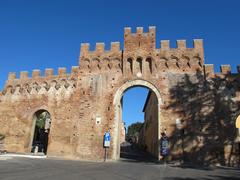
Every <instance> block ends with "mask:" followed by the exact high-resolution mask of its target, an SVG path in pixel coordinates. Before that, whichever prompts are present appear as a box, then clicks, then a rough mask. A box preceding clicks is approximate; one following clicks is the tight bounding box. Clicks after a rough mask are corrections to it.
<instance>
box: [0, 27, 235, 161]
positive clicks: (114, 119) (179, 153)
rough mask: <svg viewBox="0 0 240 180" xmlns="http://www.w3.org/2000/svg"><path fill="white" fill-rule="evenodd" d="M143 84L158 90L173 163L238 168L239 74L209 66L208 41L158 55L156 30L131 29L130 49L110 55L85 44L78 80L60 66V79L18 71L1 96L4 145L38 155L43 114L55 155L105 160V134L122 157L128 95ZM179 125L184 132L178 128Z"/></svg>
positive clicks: (181, 44) (113, 153) (161, 125)
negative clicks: (38, 117)
mask: <svg viewBox="0 0 240 180" xmlns="http://www.w3.org/2000/svg"><path fill="white" fill-rule="evenodd" d="M239 71H240V67H238V72H239ZM137 85H141V86H146V87H148V88H150V89H151V90H152V91H153V92H154V93H155V94H156V96H157V98H158V113H159V114H158V138H160V133H161V132H162V131H164V130H166V132H167V135H168V136H169V138H170V143H171V147H170V148H171V155H170V158H171V159H172V160H175V159H185V160H186V161H187V160H188V161H194V162H195V161H197V162H206V163H218V162H219V163H222V164H223V163H229V164H230V165H233V164H234V163H236V161H237V158H236V155H237V153H238V152H237V149H236V142H235V138H236V129H235V128H234V123H235V118H236V117H237V115H239V114H240V104H239V102H240V78H239V74H231V70H230V67H229V66H226V65H225V66H222V67H221V73H219V74H215V73H214V71H213V65H204V51H203V42H202V40H198V39H197V40H194V46H193V48H187V47H186V42H185V41H184V40H178V41H177V48H174V49H172V48H170V47H169V41H166V40H165V41H161V48H160V49H156V42H155V27H150V28H149V32H146V33H145V32H143V28H137V31H136V33H132V32H131V29H130V28H125V32H124V49H123V50H120V44H119V43H118V42H114V43H112V44H111V49H110V50H105V49H104V44H103V43H97V44H96V49H95V51H90V50H89V44H82V45H81V54H80V58H79V66H77V67H73V68H72V72H71V73H70V74H67V73H66V69H65V68H59V70H58V75H54V73H53V70H52V69H46V71H45V76H43V77H42V76H40V71H39V70H34V71H33V73H32V77H31V78H30V77H29V76H28V73H27V72H21V73H20V77H19V78H16V74H15V73H10V74H9V78H8V80H7V82H6V84H5V87H4V90H3V91H2V92H1V93H0V125H1V128H0V134H3V135H4V137H5V138H4V144H3V147H4V149H6V150H8V151H10V152H22V153H27V152H30V149H31V142H32V136H33V135H32V134H33V133H34V132H33V131H34V128H33V124H34V122H33V116H34V113H35V112H37V111H38V110H42V109H43V110H47V111H48V112H49V113H50V115H51V119H52V125H51V129H50V134H49V143H48V156H59V157H65V158H72V159H91V160H101V159H102V158H103V155H104V150H103V134H104V132H105V131H107V130H110V132H111V136H112V141H111V148H110V151H109V153H110V154H109V157H110V158H111V159H118V158H119V154H120V152H119V151H120V146H119V144H120V141H121V140H120V134H121V133H120V130H121V116H122V115H121V111H122V109H121V102H120V101H121V97H122V95H123V93H124V91H125V90H126V89H128V88H130V87H132V86H137ZM176 119H180V120H181V122H182V126H183V129H182V130H179V129H177V128H176ZM96 120H100V122H96ZM180 131H181V133H180ZM183 131H184V132H183Z"/></svg>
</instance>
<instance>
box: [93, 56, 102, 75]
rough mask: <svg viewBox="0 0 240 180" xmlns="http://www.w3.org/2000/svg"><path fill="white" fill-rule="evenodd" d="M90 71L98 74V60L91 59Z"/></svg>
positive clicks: (99, 66)
mask: <svg viewBox="0 0 240 180" xmlns="http://www.w3.org/2000/svg"><path fill="white" fill-rule="evenodd" d="M91 69H92V70H93V71H96V72H98V71H99V70H100V69H101V62H100V59H98V58H93V59H92V61H91Z"/></svg>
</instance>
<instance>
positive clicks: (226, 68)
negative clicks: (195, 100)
mask: <svg viewBox="0 0 240 180" xmlns="http://www.w3.org/2000/svg"><path fill="white" fill-rule="evenodd" d="M231 69H232V68H231V66H230V65H229V64H226V65H221V66H220V72H219V73H215V71H214V65H213V64H204V74H205V76H206V77H213V76H226V75H231V74H232V75H234V74H240V65H238V66H237V73H232V71H231Z"/></svg>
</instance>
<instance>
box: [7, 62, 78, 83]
mask: <svg viewBox="0 0 240 180" xmlns="http://www.w3.org/2000/svg"><path fill="white" fill-rule="evenodd" d="M78 72H79V66H72V69H71V73H70V74H67V69H66V68H65V67H60V68H58V74H56V75H54V70H53V69H51V68H46V69H45V74H44V76H41V71H40V70H39V69H34V70H33V71H32V73H31V74H32V76H29V74H30V73H29V72H28V71H21V72H20V75H19V78H17V74H16V73H15V72H10V73H9V74H8V80H7V84H12V83H18V82H25V81H35V80H41V79H46V80H48V79H51V78H55V79H57V78H64V77H73V76H75V77H76V76H77V74H78Z"/></svg>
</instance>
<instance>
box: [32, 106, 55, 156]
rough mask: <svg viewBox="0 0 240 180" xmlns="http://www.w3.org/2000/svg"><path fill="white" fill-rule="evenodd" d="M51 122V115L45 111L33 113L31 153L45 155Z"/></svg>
mask: <svg viewBox="0 0 240 180" xmlns="http://www.w3.org/2000/svg"><path fill="white" fill-rule="evenodd" d="M51 121H52V120H51V115H50V113H49V112H48V111H47V110H45V109H41V110H38V111H36V112H35V113H34V115H33V129H34V131H33V133H32V141H31V142H32V143H31V152H33V153H39V152H42V153H44V154H47V147H48V140H49V132H50V127H51Z"/></svg>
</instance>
